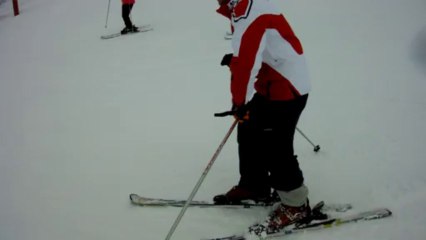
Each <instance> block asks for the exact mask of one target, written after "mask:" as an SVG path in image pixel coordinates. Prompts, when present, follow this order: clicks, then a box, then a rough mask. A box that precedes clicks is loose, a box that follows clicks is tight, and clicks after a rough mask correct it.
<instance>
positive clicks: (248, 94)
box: [214, 0, 311, 235]
mask: <svg viewBox="0 0 426 240" xmlns="http://www.w3.org/2000/svg"><path fill="white" fill-rule="evenodd" d="M218 2H219V4H220V7H219V9H218V10H217V12H219V13H220V14H222V15H224V16H226V17H228V18H230V19H231V23H232V27H233V29H234V32H233V38H232V48H233V53H232V54H227V55H225V56H224V58H223V59H222V63H221V64H222V65H228V66H229V67H230V70H231V94H232V104H233V106H232V109H233V110H234V112H235V115H234V116H235V117H236V118H237V119H238V120H239V124H238V137H237V139H238V151H239V161H240V166H239V168H240V180H239V183H238V185H236V186H234V187H233V188H232V189H231V190H229V191H228V192H227V193H226V194H222V195H218V196H215V198H214V201H215V202H216V203H218V204H220V203H238V202H241V201H243V200H248V199H251V200H255V201H262V200H265V199H268V198H269V199H270V195H271V188H272V189H274V190H275V191H276V193H278V196H279V197H280V200H281V203H280V205H279V206H278V207H277V208H276V209H275V210H274V211H273V212H272V213H271V214H270V216H269V217H268V219H267V220H266V221H265V222H264V223H262V224H257V225H254V226H252V227H250V232H251V233H254V234H256V235H264V234H269V233H273V232H277V231H280V230H281V229H282V228H283V227H285V226H287V225H290V224H293V223H295V222H299V221H302V220H304V219H306V217H307V216H308V215H309V214H310V207H309V203H308V189H307V187H306V186H305V185H304V178H303V173H302V171H301V169H300V168H299V163H298V160H297V158H296V156H295V155H294V150H293V138H294V133H295V130H296V125H297V122H298V119H299V117H300V115H301V113H302V111H303V109H304V107H305V105H306V102H307V99H308V93H309V91H310V89H311V86H310V80H309V77H308V71H307V65H306V61H305V56H304V53H303V48H302V45H301V43H300V41H299V39H298V38H297V36H296V35H295V33H294V32H293V30H292V28H291V27H290V25H289V23H288V22H287V20H286V19H285V17H284V16H283V15H282V14H281V13H280V12H279V11H278V10H277V8H276V7H275V6H274V5H273V4H272V3H271V2H270V1H269V0H218Z"/></svg>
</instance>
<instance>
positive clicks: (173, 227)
mask: <svg viewBox="0 0 426 240" xmlns="http://www.w3.org/2000/svg"><path fill="white" fill-rule="evenodd" d="M237 123H238V121H237V120H235V121H234V122H233V123H232V125H231V128H230V129H229V130H228V132H227V133H226V135H225V137H224V138H223V140H222V142H221V143H220V145H219V147H218V148H217V150H216V152H215V153H214V155H213V157H212V158H211V160H210V162H209V163H208V164H207V167H206V168H205V169H204V172H203V174H202V175H201V177H200V179H198V182H197V184H196V185H195V187H194V189H193V190H192V192H191V194H190V195H189V197H188V200H186V203H185V205H184V206H183V207H182V209H181V211H180V213H179V215H178V216H177V218H176V220H175V222H174V223H173V225H172V227H171V228H170V231H169V233H168V234H167V237H166V240H169V239H170V238H171V237H172V235H173V233H174V231H175V230H176V228H177V225H178V224H179V222H180V220H181V219H182V217H183V214H185V211H186V209H187V208H188V207H189V204H190V203H191V202H192V199H194V196H195V194H196V193H197V191H198V189H199V188H200V186H201V183H202V182H203V181H204V178H206V176H207V173H208V172H209V171H210V168H211V167H212V166H213V163H214V161H215V160H216V158H217V156H219V153H220V152H221V151H222V148H223V146H224V145H225V143H226V141H227V140H228V138H229V136H231V133H232V131H233V130H234V128H235V126H236V125H237Z"/></svg>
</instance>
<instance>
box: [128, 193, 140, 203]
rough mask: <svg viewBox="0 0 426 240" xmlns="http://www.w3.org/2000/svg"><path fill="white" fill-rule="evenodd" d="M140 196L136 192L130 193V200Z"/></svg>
mask: <svg viewBox="0 0 426 240" xmlns="http://www.w3.org/2000/svg"><path fill="white" fill-rule="evenodd" d="M138 197H139V196H138V195H137V194H136V193H131V194H130V195H129V198H130V201H132V202H133V201H134V200H135V199H136V198H138Z"/></svg>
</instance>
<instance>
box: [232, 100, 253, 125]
mask: <svg viewBox="0 0 426 240" xmlns="http://www.w3.org/2000/svg"><path fill="white" fill-rule="evenodd" d="M232 112H233V113H234V117H235V119H237V120H238V121H239V122H244V121H247V120H249V109H248V106H247V104H244V105H241V106H236V105H233V106H232Z"/></svg>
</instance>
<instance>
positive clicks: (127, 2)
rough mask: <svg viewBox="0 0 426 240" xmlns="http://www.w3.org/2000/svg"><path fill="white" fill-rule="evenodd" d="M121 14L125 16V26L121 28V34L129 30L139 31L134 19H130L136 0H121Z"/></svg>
mask: <svg viewBox="0 0 426 240" xmlns="http://www.w3.org/2000/svg"><path fill="white" fill-rule="evenodd" d="M121 3H122V7H121V16H122V17H123V21H124V25H125V27H124V28H123V30H121V34H127V33H129V32H137V31H138V28H137V27H136V26H134V25H133V23H132V20H130V13H131V12H132V8H133V5H134V4H135V0H121Z"/></svg>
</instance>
